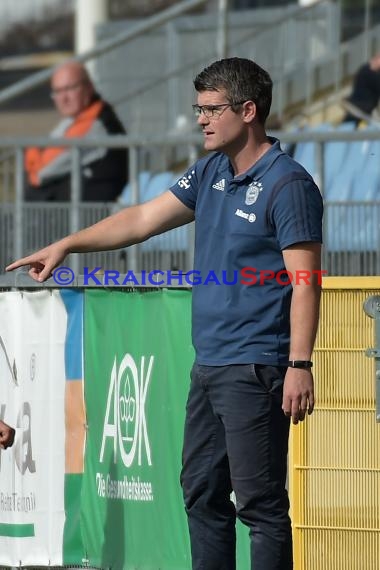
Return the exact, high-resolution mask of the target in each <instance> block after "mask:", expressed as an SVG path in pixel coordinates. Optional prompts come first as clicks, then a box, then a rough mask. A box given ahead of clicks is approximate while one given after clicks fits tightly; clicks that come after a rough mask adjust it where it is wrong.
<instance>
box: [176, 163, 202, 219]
mask: <svg viewBox="0 0 380 570" xmlns="http://www.w3.org/2000/svg"><path fill="white" fill-rule="evenodd" d="M198 176H199V174H198V168H197V163H195V164H194V165H193V166H191V167H190V168H189V170H188V171H187V172H185V174H184V175H183V176H181V178H179V180H177V182H176V183H175V184H173V186H171V187H170V190H171V192H173V194H174V195H175V196H176V197H177V198H178V199H179V200H181V202H182V203H183V204H185V206H187V207H188V208H191V209H192V210H195V206H196V203H197V197H198Z"/></svg>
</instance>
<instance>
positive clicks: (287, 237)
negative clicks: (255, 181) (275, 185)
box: [269, 179, 323, 249]
mask: <svg viewBox="0 0 380 570" xmlns="http://www.w3.org/2000/svg"><path fill="white" fill-rule="evenodd" d="M269 215H270V220H271V223H272V225H273V227H274V230H275V234H276V237H277V241H278V243H279V245H280V247H281V249H285V248H286V247H289V246H291V245H294V244H296V243H301V242H317V243H322V218H323V200H322V196H321V193H320V191H319V189H318V187H317V186H316V185H315V183H314V182H313V180H312V179H310V180H308V179H296V180H293V181H291V182H288V183H287V184H285V185H284V186H282V187H281V188H280V189H279V191H278V192H277V193H276V196H275V198H274V200H273V203H272V208H271V211H270V213H269Z"/></svg>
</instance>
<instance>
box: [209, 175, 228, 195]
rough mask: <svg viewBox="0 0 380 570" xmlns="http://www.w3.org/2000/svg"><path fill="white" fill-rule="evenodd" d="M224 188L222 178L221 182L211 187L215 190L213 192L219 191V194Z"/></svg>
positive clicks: (224, 182)
mask: <svg viewBox="0 0 380 570" xmlns="http://www.w3.org/2000/svg"><path fill="white" fill-rule="evenodd" d="M225 186H226V180H225V178H222V180H219V182H215V184H213V185H212V187H213V188H215V190H220V191H221V192H223V191H224V188H225Z"/></svg>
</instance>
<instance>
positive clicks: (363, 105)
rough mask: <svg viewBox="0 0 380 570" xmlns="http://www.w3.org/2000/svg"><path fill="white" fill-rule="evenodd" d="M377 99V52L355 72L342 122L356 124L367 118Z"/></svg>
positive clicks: (379, 58) (379, 83) (379, 59)
mask: <svg viewBox="0 0 380 570" xmlns="http://www.w3.org/2000/svg"><path fill="white" fill-rule="evenodd" d="M379 100H380V54H377V55H374V56H373V57H372V58H371V59H370V60H369V62H367V63H365V64H364V65H362V66H361V67H360V68H359V69H358V71H357V72H356V75H355V77H354V81H353V86H352V93H351V95H350V96H349V97H348V98H347V104H346V105H345V107H346V109H347V113H346V115H345V117H344V118H343V122H348V121H353V122H355V123H356V124H357V125H358V124H359V123H360V121H362V120H367V117H370V116H371V115H372V113H373V111H374V110H375V109H376V107H377V106H378V104H379ZM352 106H353V107H352Z"/></svg>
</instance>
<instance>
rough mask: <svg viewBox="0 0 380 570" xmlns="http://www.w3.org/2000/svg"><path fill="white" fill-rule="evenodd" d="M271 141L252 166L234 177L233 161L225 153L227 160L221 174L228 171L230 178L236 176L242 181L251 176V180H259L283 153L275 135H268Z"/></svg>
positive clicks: (222, 166) (238, 180) (223, 162)
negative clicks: (268, 147)
mask: <svg viewBox="0 0 380 570" xmlns="http://www.w3.org/2000/svg"><path fill="white" fill-rule="evenodd" d="M268 140H269V142H270V143H271V145H272V146H271V148H270V149H269V150H268V151H267V152H266V153H265V154H264V155H263V156H262V157H261V158H259V160H258V161H257V162H255V164H254V165H253V166H251V168H249V169H248V170H246V172H244V173H243V174H240V175H239V176H236V177H235V178H234V175H233V170H232V166H231V163H230V161H229V159H228V157H227V156H226V155H224V158H225V160H223V161H222V164H221V165H220V167H219V169H218V171H219V173H220V174H222V173H225V172H228V173H229V175H230V176H229V177H230V178H234V180H235V181H237V182H240V181H243V180H245V179H246V178H249V179H251V180H258V179H260V178H262V177H263V176H264V174H265V173H266V171H267V170H268V169H269V168H270V167H271V165H272V164H273V162H274V161H275V160H276V159H277V157H278V156H279V155H280V154H283V150H282V149H281V147H280V141H279V140H278V139H276V138H274V137H268Z"/></svg>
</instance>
